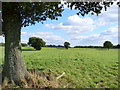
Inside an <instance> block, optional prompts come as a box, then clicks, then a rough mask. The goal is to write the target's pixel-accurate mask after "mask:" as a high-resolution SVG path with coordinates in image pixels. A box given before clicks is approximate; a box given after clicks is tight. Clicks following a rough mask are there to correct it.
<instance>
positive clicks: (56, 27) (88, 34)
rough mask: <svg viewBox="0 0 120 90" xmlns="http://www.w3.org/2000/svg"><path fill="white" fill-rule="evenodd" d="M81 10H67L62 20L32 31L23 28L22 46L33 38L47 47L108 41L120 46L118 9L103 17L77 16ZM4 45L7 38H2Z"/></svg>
mask: <svg viewBox="0 0 120 90" xmlns="http://www.w3.org/2000/svg"><path fill="white" fill-rule="evenodd" d="M77 12H78V11H77V10H70V9H68V8H65V10H64V11H63V13H62V17H59V19H58V20H49V19H48V20H47V21H45V22H44V24H42V23H36V24H35V25H31V26H28V27H22V30H21V42H22V43H27V42H28V40H29V38H30V37H39V38H42V39H43V40H44V41H45V42H46V44H47V45H50V44H52V45H63V44H64V42H66V41H67V42H70V44H71V45H70V46H84V45H86V46H89V45H93V46H102V45H103V43H104V42H105V41H111V42H112V43H113V44H114V45H117V44H118V7H117V5H112V6H111V7H109V8H108V9H107V11H105V10H104V9H103V10H102V13H101V14H100V15H99V16H96V15H86V16H84V17H83V16H78V15H76V13H77ZM0 42H4V38H3V37H2V36H0Z"/></svg>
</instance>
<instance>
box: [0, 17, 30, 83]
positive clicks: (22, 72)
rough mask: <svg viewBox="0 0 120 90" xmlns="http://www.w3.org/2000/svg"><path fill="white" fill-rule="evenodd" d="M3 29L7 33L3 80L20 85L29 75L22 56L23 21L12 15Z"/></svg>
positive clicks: (5, 21) (5, 22)
mask: <svg viewBox="0 0 120 90" xmlns="http://www.w3.org/2000/svg"><path fill="white" fill-rule="evenodd" d="M3 28H4V31H5V61H4V67H3V75H2V76H3V80H4V79H5V78H7V79H8V81H9V82H14V83H15V84H17V85H20V83H21V82H22V81H24V80H25V79H27V77H28V75H29V74H28V72H27V69H26V66H25V63H24V61H23V59H22V55H21V54H22V53H21V43H20V37H21V21H20V19H19V18H16V17H15V16H13V15H11V17H9V18H8V19H6V20H4V25H3Z"/></svg>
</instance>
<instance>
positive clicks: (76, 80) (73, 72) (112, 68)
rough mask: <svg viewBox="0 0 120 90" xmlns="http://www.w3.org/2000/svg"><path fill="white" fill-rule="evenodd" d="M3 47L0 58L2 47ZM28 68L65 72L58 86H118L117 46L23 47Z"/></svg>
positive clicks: (45, 71)
mask: <svg viewBox="0 0 120 90" xmlns="http://www.w3.org/2000/svg"><path fill="white" fill-rule="evenodd" d="M0 49H1V50H0V52H1V51H2V57H0V58H2V61H3V55H4V50H3V49H2V48H1V47H0ZM22 54H23V58H24V60H25V62H26V65H27V69H36V70H37V71H38V72H41V73H43V72H44V73H48V72H49V71H51V72H52V73H54V74H53V76H54V77H57V76H59V75H61V74H62V73H63V72H65V75H63V76H62V77H61V78H60V79H59V81H60V82H61V84H60V87H61V88H64V87H66V88H68V87H69V88H78V87H82V88H117V87H118V49H110V50H106V49H95V48H94V49H90V48H70V49H68V50H66V49H64V48H49V47H43V48H42V50H40V51H35V50H34V49H33V48H32V47H23V48H22Z"/></svg>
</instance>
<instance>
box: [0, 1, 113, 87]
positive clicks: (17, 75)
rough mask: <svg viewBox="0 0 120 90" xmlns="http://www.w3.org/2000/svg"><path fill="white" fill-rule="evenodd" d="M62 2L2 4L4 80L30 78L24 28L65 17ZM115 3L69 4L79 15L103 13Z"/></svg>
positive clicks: (18, 82)
mask: <svg viewBox="0 0 120 90" xmlns="http://www.w3.org/2000/svg"><path fill="white" fill-rule="evenodd" d="M59 4H60V3H59V2H58V3H57V2H54V3H53V2H39V3H38V2H3V3H2V16H3V17H2V19H3V23H2V33H3V34H4V35H5V61H4V67H3V75H2V76H3V80H4V79H5V78H7V79H8V81H9V82H15V83H16V84H18V85H19V84H21V82H22V81H23V80H26V79H28V77H29V73H28V72H27V70H26V66H25V63H24V61H23V59H22V55H21V45H20V37H21V27H26V26H29V25H32V24H35V23H37V22H43V21H46V19H47V18H49V19H52V20H53V19H55V20H57V19H58V17H59V16H62V15H61V13H62V12H63V6H62V5H59ZM111 4H112V2H106V3H105V2H89V1H88V2H79V3H77V2H72V3H70V2H69V3H67V5H68V7H69V8H71V9H77V10H79V12H78V13H77V14H78V15H82V16H84V15H85V14H88V13H89V12H90V13H92V14H93V13H96V14H99V13H101V10H102V8H103V7H105V9H106V7H108V6H109V5H111Z"/></svg>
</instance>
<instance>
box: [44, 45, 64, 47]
mask: <svg viewBox="0 0 120 90" xmlns="http://www.w3.org/2000/svg"><path fill="white" fill-rule="evenodd" d="M46 47H64V46H62V45H46Z"/></svg>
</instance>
